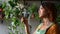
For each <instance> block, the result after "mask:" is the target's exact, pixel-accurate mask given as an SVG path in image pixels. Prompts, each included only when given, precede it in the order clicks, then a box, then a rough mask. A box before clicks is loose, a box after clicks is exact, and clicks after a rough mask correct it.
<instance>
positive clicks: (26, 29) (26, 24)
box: [21, 17, 30, 34]
mask: <svg viewBox="0 0 60 34" xmlns="http://www.w3.org/2000/svg"><path fill="white" fill-rule="evenodd" d="M21 22H24V24H25V31H26V34H30V32H29V24H28V19H27V18H23V17H22V18H21Z"/></svg>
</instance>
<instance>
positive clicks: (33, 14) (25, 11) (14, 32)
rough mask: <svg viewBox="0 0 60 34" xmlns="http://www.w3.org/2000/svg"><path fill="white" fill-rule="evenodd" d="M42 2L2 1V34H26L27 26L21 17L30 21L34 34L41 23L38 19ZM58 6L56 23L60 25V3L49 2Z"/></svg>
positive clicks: (0, 18)
mask: <svg viewBox="0 0 60 34" xmlns="http://www.w3.org/2000/svg"><path fill="white" fill-rule="evenodd" d="M41 2H44V1H43V0H40V1H26V0H0V34H26V32H25V25H24V23H22V22H21V20H20V19H21V17H25V18H27V19H28V24H29V25H30V27H29V29H30V33H31V34H32V33H33V32H34V30H35V29H36V27H37V26H38V25H39V24H40V23H41V19H40V18H39V17H38V10H39V7H40V4H41ZM48 2H52V3H54V4H55V5H56V8H57V10H58V11H57V18H56V21H57V22H58V24H59V25H60V2H59V1H48Z"/></svg>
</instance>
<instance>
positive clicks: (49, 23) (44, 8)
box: [34, 2, 60, 34]
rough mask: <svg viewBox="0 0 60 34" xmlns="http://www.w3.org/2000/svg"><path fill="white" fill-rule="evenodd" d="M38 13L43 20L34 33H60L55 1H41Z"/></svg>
mask: <svg viewBox="0 0 60 34" xmlns="http://www.w3.org/2000/svg"><path fill="white" fill-rule="evenodd" d="M38 13H39V17H40V18H41V19H42V21H43V22H42V23H41V24H40V25H39V26H38V27H37V29H36V31H35V32H34V34H60V33H59V27H58V24H57V22H56V17H57V9H56V8H55V5H54V4H53V3H51V2H43V3H41V6H40V8H39V11H38Z"/></svg>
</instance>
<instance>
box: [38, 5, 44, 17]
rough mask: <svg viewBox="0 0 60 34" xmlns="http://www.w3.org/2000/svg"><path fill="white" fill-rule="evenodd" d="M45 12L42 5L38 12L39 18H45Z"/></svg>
mask: <svg viewBox="0 0 60 34" xmlns="http://www.w3.org/2000/svg"><path fill="white" fill-rule="evenodd" d="M44 12H45V9H44V8H43V7H42V5H41V6H40V8H39V11H38V13H39V17H43V16H44Z"/></svg>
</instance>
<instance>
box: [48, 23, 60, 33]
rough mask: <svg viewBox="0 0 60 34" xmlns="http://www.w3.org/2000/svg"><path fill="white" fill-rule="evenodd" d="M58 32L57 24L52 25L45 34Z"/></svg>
mask: <svg viewBox="0 0 60 34" xmlns="http://www.w3.org/2000/svg"><path fill="white" fill-rule="evenodd" d="M59 31H60V29H59V26H58V24H53V25H52V26H51V27H50V28H49V29H48V31H47V33H48V34H53V33H55V34H57V33H59Z"/></svg>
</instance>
